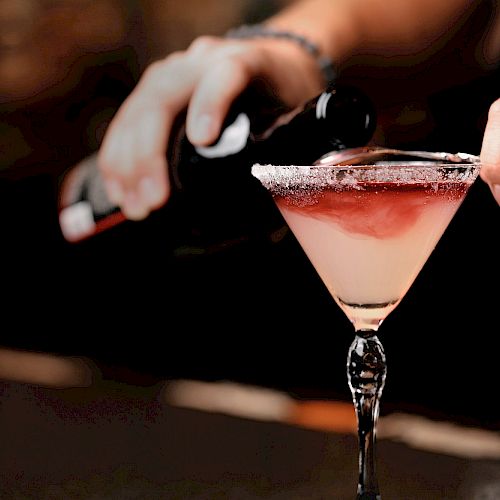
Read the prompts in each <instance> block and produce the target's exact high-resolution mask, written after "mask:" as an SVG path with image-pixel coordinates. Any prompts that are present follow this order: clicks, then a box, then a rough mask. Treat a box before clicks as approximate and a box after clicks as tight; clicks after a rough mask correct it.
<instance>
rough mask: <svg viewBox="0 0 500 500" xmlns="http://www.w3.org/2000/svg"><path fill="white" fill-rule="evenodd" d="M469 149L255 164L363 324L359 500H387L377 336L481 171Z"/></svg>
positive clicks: (341, 300)
mask: <svg viewBox="0 0 500 500" xmlns="http://www.w3.org/2000/svg"><path fill="white" fill-rule="evenodd" d="M479 169H480V163H479V158H478V157H476V156H472V155H467V154H463V153H457V154H449V153H434V152H425V151H413V152H404V151H399V150H388V149H381V148H357V149H353V150H344V151H341V152H338V153H332V154H331V155H326V156H325V157H323V158H322V159H320V160H319V161H318V162H316V164H315V165H311V166H275V165H254V166H253V167H252V174H253V175H254V176H255V177H257V178H258V179H259V180H260V182H261V183H262V185H263V186H264V187H265V188H267V189H268V190H269V191H270V193H271V194H272V196H273V198H274V201H275V202H276V204H277V206H278V208H279V210H280V211H281V213H282V215H283V217H284V219H285V221H286V222H287V224H288V226H289V227H290V229H291V230H292V232H293V233H294V235H295V237H296V238H297V240H298V241H299V243H300V244H301V246H302V248H303V249H304V251H305V253H306V254H307V256H308V257H309V259H310V261H311V262H312V264H313V266H314V267H315V269H316V270H317V272H318V274H319V276H320V277H321V279H322V280H323V282H324V283H325V285H326V286H327V288H328V290H329V292H330V293H331V295H332V297H333V298H334V299H335V301H336V302H337V304H338V305H339V306H340V308H341V309H342V310H343V311H344V313H345V314H346V315H347V317H348V318H349V320H350V321H351V322H352V324H353V325H354V330H355V338H354V341H353V342H352V344H351V347H350V349H349V353H348V359H347V375H348V381H349V387H350V389H351V392H352V397H353V402H354V406H355V410H356V416H357V422H358V441H359V482H358V489H357V498H358V499H380V498H381V497H380V493H379V487H378V482H377V476H376V472H375V434H376V424H377V419H378V413H379V400H380V396H381V394H382V390H383V387H384V382H385V376H386V358H385V354H384V349H383V346H382V344H381V343H380V341H379V339H378V338H377V330H378V328H379V326H380V325H381V323H382V321H383V320H384V319H385V318H386V317H387V315H388V314H389V313H390V312H391V311H393V310H394V308H395V307H396V306H397V305H398V304H399V302H400V301H401V299H402V298H403V297H404V295H405V294H406V292H407V291H408V289H409V288H410V286H411V285H412V283H413V281H414V280H415V278H416V277H417V275H418V273H419V272H420V270H421V269H422V267H423V266H424V264H425V262H426V261H427V259H428V257H429V255H430V254H431V253H432V251H433V249H434V247H435V245H436V244H437V243H438V241H439V239H440V238H441V236H442V234H443V232H444V231H445V229H446V227H447V226H448V224H449V223H450V221H451V220H452V218H453V216H454V214H455V212H456V211H457V209H458V208H459V206H460V205H461V203H462V202H463V200H464V198H465V196H466V194H467V192H468V190H469V188H470V186H471V185H472V184H473V182H474V181H475V179H476V178H477V175H478V173H479Z"/></svg>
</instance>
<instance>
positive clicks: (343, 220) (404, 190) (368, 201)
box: [275, 182, 469, 239]
mask: <svg viewBox="0 0 500 500" xmlns="http://www.w3.org/2000/svg"><path fill="white" fill-rule="evenodd" d="M357 186H358V187H359V188H361V189H343V190H336V189H335V188H326V189H324V190H321V191H320V192H317V193H312V194H311V193H309V194H307V195H306V196H304V194H303V193H299V192H294V193H291V194H287V195H285V196H281V195H276V196H275V201H276V203H277V205H278V207H280V208H282V209H285V210H289V211H293V212H297V213H299V214H301V215H303V216H306V217H311V218H314V219H318V220H323V221H325V222H332V223H335V224H337V225H338V226H339V227H340V228H342V229H343V230H344V231H346V232H348V233H352V234H359V235H364V236H369V237H372V238H380V239H384V238H393V237H397V236H398V235H400V234H402V233H404V232H406V231H408V230H409V229H411V227H412V226H413V225H414V224H415V222H416V221H417V220H418V218H419V217H420V216H421V215H422V213H423V212H424V211H425V210H428V209H429V208H430V205H433V204H440V203H445V204H448V203H450V202H452V203H456V202H458V201H461V200H462V199H463V198H464V196H465V194H466V192H467V189H468V187H469V185H468V184H464V183H459V182H453V183H445V182H441V183H432V184H429V183H425V184H401V183H396V182H394V183H365V184H358V185H357Z"/></svg>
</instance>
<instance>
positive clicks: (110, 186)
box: [98, 37, 251, 220]
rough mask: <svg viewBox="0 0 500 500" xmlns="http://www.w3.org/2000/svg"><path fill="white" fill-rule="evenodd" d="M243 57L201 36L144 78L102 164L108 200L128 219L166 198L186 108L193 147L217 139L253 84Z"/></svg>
mask: <svg viewBox="0 0 500 500" xmlns="http://www.w3.org/2000/svg"><path fill="white" fill-rule="evenodd" d="M245 51H247V49H246V47H245V48H244V46H243V44H240V43H230V42H227V41H222V40H219V39H215V38H211V37H200V38H199V39H197V40H196V41H195V42H194V43H193V44H192V45H191V47H190V48H189V49H188V50H187V51H185V52H182V53H176V54H173V55H171V56H169V57H167V58H166V59H165V60H163V61H161V62H158V63H154V64H153V65H151V66H150V67H149V68H148V70H147V71H146V72H145V74H144V76H143V77H142V78H141V81H140V82H139V84H138V85H137V87H136V89H135V90H134V91H133V92H132V93H131V95H130V96H129V97H128V99H127V100H126V101H125V102H124V103H123V105H122V106H121V108H120V110H119V112H118V113H117V115H116V117H115V118H114V120H113V122H112V123H111V126H110V127H109V129H108V131H107V132H106V136H105V138H104V141H103V144H102V146H101V150H100V152H99V157H98V161H99V166H100V168H101V171H102V174H103V178H104V181H105V185H106V190H107V193H108V196H109V198H110V199H111V201H112V202H114V203H115V204H117V205H118V206H119V207H120V208H121V210H122V212H123V213H124V215H125V217H127V218H129V219H135V220H138V219H143V218H145V217H146V216H147V215H148V214H149V213H150V212H151V211H152V210H154V209H156V208H158V207H159V206H161V205H163V204H164V203H165V201H166V200H167V199H168V196H169V194H170V184H169V177H168V174H167V164H166V148H167V143H168V138H169V136H170V134H171V133H172V126H173V123H174V120H175V118H176V116H177V115H178V114H179V113H180V112H181V111H183V110H184V109H186V108H188V117H187V134H188V137H189V139H190V140H191V141H192V142H193V143H195V144H200V145H205V144H210V143H211V142H213V141H215V140H216V139H217V137H218V136H219V133H220V129H221V125H222V123H223V121H224V117H225V115H226V113H227V111H228V109H229V107H230V105H231V103H232V101H233V100H234V99H235V98H236V97H237V96H238V94H239V93H241V91H242V90H243V89H244V88H245V87H246V85H247V84H248V82H249V80H250V72H249V71H247V65H246V64H245V63H244V59H245V57H246V56H245V55H244V53H245ZM250 52H251V51H250Z"/></svg>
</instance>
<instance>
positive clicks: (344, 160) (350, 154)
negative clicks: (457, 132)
mask: <svg viewBox="0 0 500 500" xmlns="http://www.w3.org/2000/svg"><path fill="white" fill-rule="evenodd" d="M388 154H389V155H391V154H392V155H403V156H408V157H411V156H413V157H415V158H425V159H427V160H438V161H447V162H450V163H479V162H480V159H479V156H475V155H470V154H467V153H440V152H433V151H405V150H402V149H393V148H384V147H380V146H365V147H361V148H351V149H343V150H340V151H330V152H329V153H326V154H324V155H323V156H322V157H321V158H319V159H318V160H316V161H315V162H314V165H330V166H332V165H356V164H357V165H361V164H362V162H366V161H368V162H371V161H373V160H374V159H376V158H377V157H379V156H384V155H388Z"/></svg>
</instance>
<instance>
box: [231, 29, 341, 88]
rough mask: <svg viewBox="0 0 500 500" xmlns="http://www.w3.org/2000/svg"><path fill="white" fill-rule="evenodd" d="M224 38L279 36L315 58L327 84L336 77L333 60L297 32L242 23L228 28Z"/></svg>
mask: <svg viewBox="0 0 500 500" xmlns="http://www.w3.org/2000/svg"><path fill="white" fill-rule="evenodd" d="M226 38H239V39H248V38H281V39H284V40H291V41H292V42H295V43H297V44H298V45H300V46H301V47H302V48H303V49H305V50H306V51H307V52H308V53H309V54H311V55H312V56H313V57H314V58H315V59H316V62H317V64H318V66H319V69H320V70H321V73H322V74H323V76H324V78H325V81H326V83H327V85H330V84H332V83H333V82H334V81H335V79H336V77H337V72H336V71H335V67H334V66H333V61H332V60H331V59H330V58H329V57H328V56H325V55H323V54H321V51H320V50H319V47H318V46H317V45H316V44H314V43H313V42H311V41H310V40H308V39H307V38H305V37H303V36H302V35H298V34H297V33H292V32H290V31H281V30H276V29H273V28H270V27H268V26H265V25H263V24H243V25H242V26H239V27H237V28H233V29H231V30H229V31H228V32H227V33H226Z"/></svg>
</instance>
